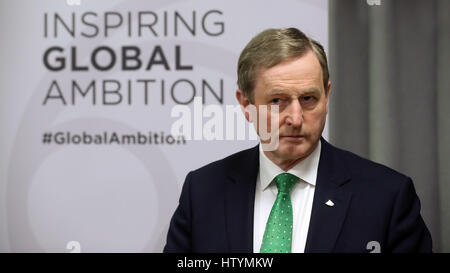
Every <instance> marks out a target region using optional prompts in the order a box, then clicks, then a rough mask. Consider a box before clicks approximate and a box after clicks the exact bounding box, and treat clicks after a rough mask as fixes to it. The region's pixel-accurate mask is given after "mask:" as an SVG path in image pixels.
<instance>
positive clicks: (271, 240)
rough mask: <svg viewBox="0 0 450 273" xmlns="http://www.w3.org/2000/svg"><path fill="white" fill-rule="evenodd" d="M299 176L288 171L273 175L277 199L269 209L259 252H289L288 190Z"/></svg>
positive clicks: (290, 230) (290, 210) (290, 242)
mask: <svg viewBox="0 0 450 273" xmlns="http://www.w3.org/2000/svg"><path fill="white" fill-rule="evenodd" d="M298 180H299V178H298V177H297V176H295V175H292V174H289V173H282V174H279V175H277V176H276V177H275V179H274V181H275V184H276V185H277V188H278V194H277V199H276V200H275V203H274V204H273V206H272V210H271V211H270V215H269V219H268V220H267V225H266V231H265V232H264V237H263V240H262V244H261V249H260V252H261V253H290V252H291V247H292V202H291V196H290V194H289V193H290V191H291V189H292V188H293V187H294V185H295V183H297V182H298Z"/></svg>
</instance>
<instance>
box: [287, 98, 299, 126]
mask: <svg viewBox="0 0 450 273" xmlns="http://www.w3.org/2000/svg"><path fill="white" fill-rule="evenodd" d="M286 110H287V111H286V114H287V116H286V125H288V126H292V127H294V128H297V127H300V126H301V125H302V123H303V110H302V106H301V105H300V102H299V101H298V100H293V101H292V102H291V103H290V104H289V106H288V107H287V109H286Z"/></svg>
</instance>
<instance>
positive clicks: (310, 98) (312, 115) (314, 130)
mask: <svg viewBox="0 0 450 273" xmlns="http://www.w3.org/2000/svg"><path fill="white" fill-rule="evenodd" d="M327 89H328V90H327V91H326V90H325V89H324V86H323V80H322V68H321V66H320V63H319V60H318V59H317V57H316V55H315V54H314V53H313V52H312V51H311V50H310V51H308V53H306V54H305V55H304V56H302V57H299V58H297V59H294V60H290V61H287V62H283V63H281V64H278V65H276V66H274V67H271V68H268V69H262V70H261V71H259V73H258V74H257V78H256V85H255V88H254V105H255V106H256V108H257V111H258V115H261V114H264V115H267V119H266V120H267V121H268V122H269V123H270V115H271V111H270V110H269V111H268V112H267V113H262V112H261V111H260V110H259V106H260V105H269V106H273V105H278V107H279V124H278V126H279V144H278V147H277V149H276V150H274V151H269V152H266V154H267V155H268V156H269V158H273V159H275V160H281V161H284V160H287V161H292V160H295V161H297V160H302V159H303V158H305V157H307V156H308V155H309V154H311V153H312V151H313V150H314V148H315V147H316V145H317V143H318V141H319V140H320V136H321V134H322V131H323V128H324V126H325V120H326V115H327V113H328V94H329V90H330V83H329V84H328V87H327ZM238 92H239V91H238ZM239 97H240V96H239V95H238V99H239V100H240V102H241V101H242V96H241V98H239ZM241 104H242V103H241ZM244 104H245V103H244ZM257 130H258V129H257ZM269 130H270V124H269ZM268 141H269V140H267V141H266V142H268Z"/></svg>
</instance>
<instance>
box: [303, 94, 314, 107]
mask: <svg viewBox="0 0 450 273" xmlns="http://www.w3.org/2000/svg"><path fill="white" fill-rule="evenodd" d="M316 102H317V99H316V98H315V97H314V96H304V97H302V99H301V104H302V105H303V106H304V107H306V106H309V107H312V106H313V105H314V104H315V103H316Z"/></svg>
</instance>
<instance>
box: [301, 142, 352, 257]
mask: <svg viewBox="0 0 450 273" xmlns="http://www.w3.org/2000/svg"><path fill="white" fill-rule="evenodd" d="M321 142H322V150H321V154H320V161H319V169H318V175H317V181H316V189H315V193H314V200H313V207H312V212H311V219H310V224H309V231H308V237H307V241H306V247H305V252H332V251H333V249H334V246H335V243H336V240H337V238H338V236H339V232H340V230H341V228H342V224H343V222H344V220H345V217H346V213H347V209H348V206H349V204H350V200H351V193H349V192H345V191H343V190H342V188H341V186H342V185H344V184H345V183H347V182H349V181H350V175H349V174H348V172H347V171H346V168H345V166H344V164H343V163H342V159H341V158H339V157H338V156H337V152H336V150H335V149H336V148H334V147H332V146H331V145H330V144H328V143H327V142H326V141H325V140H324V139H323V138H322V139H321ZM328 200H331V201H332V203H333V204H334V205H332V206H329V205H326V204H325V203H327V201H328Z"/></svg>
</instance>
